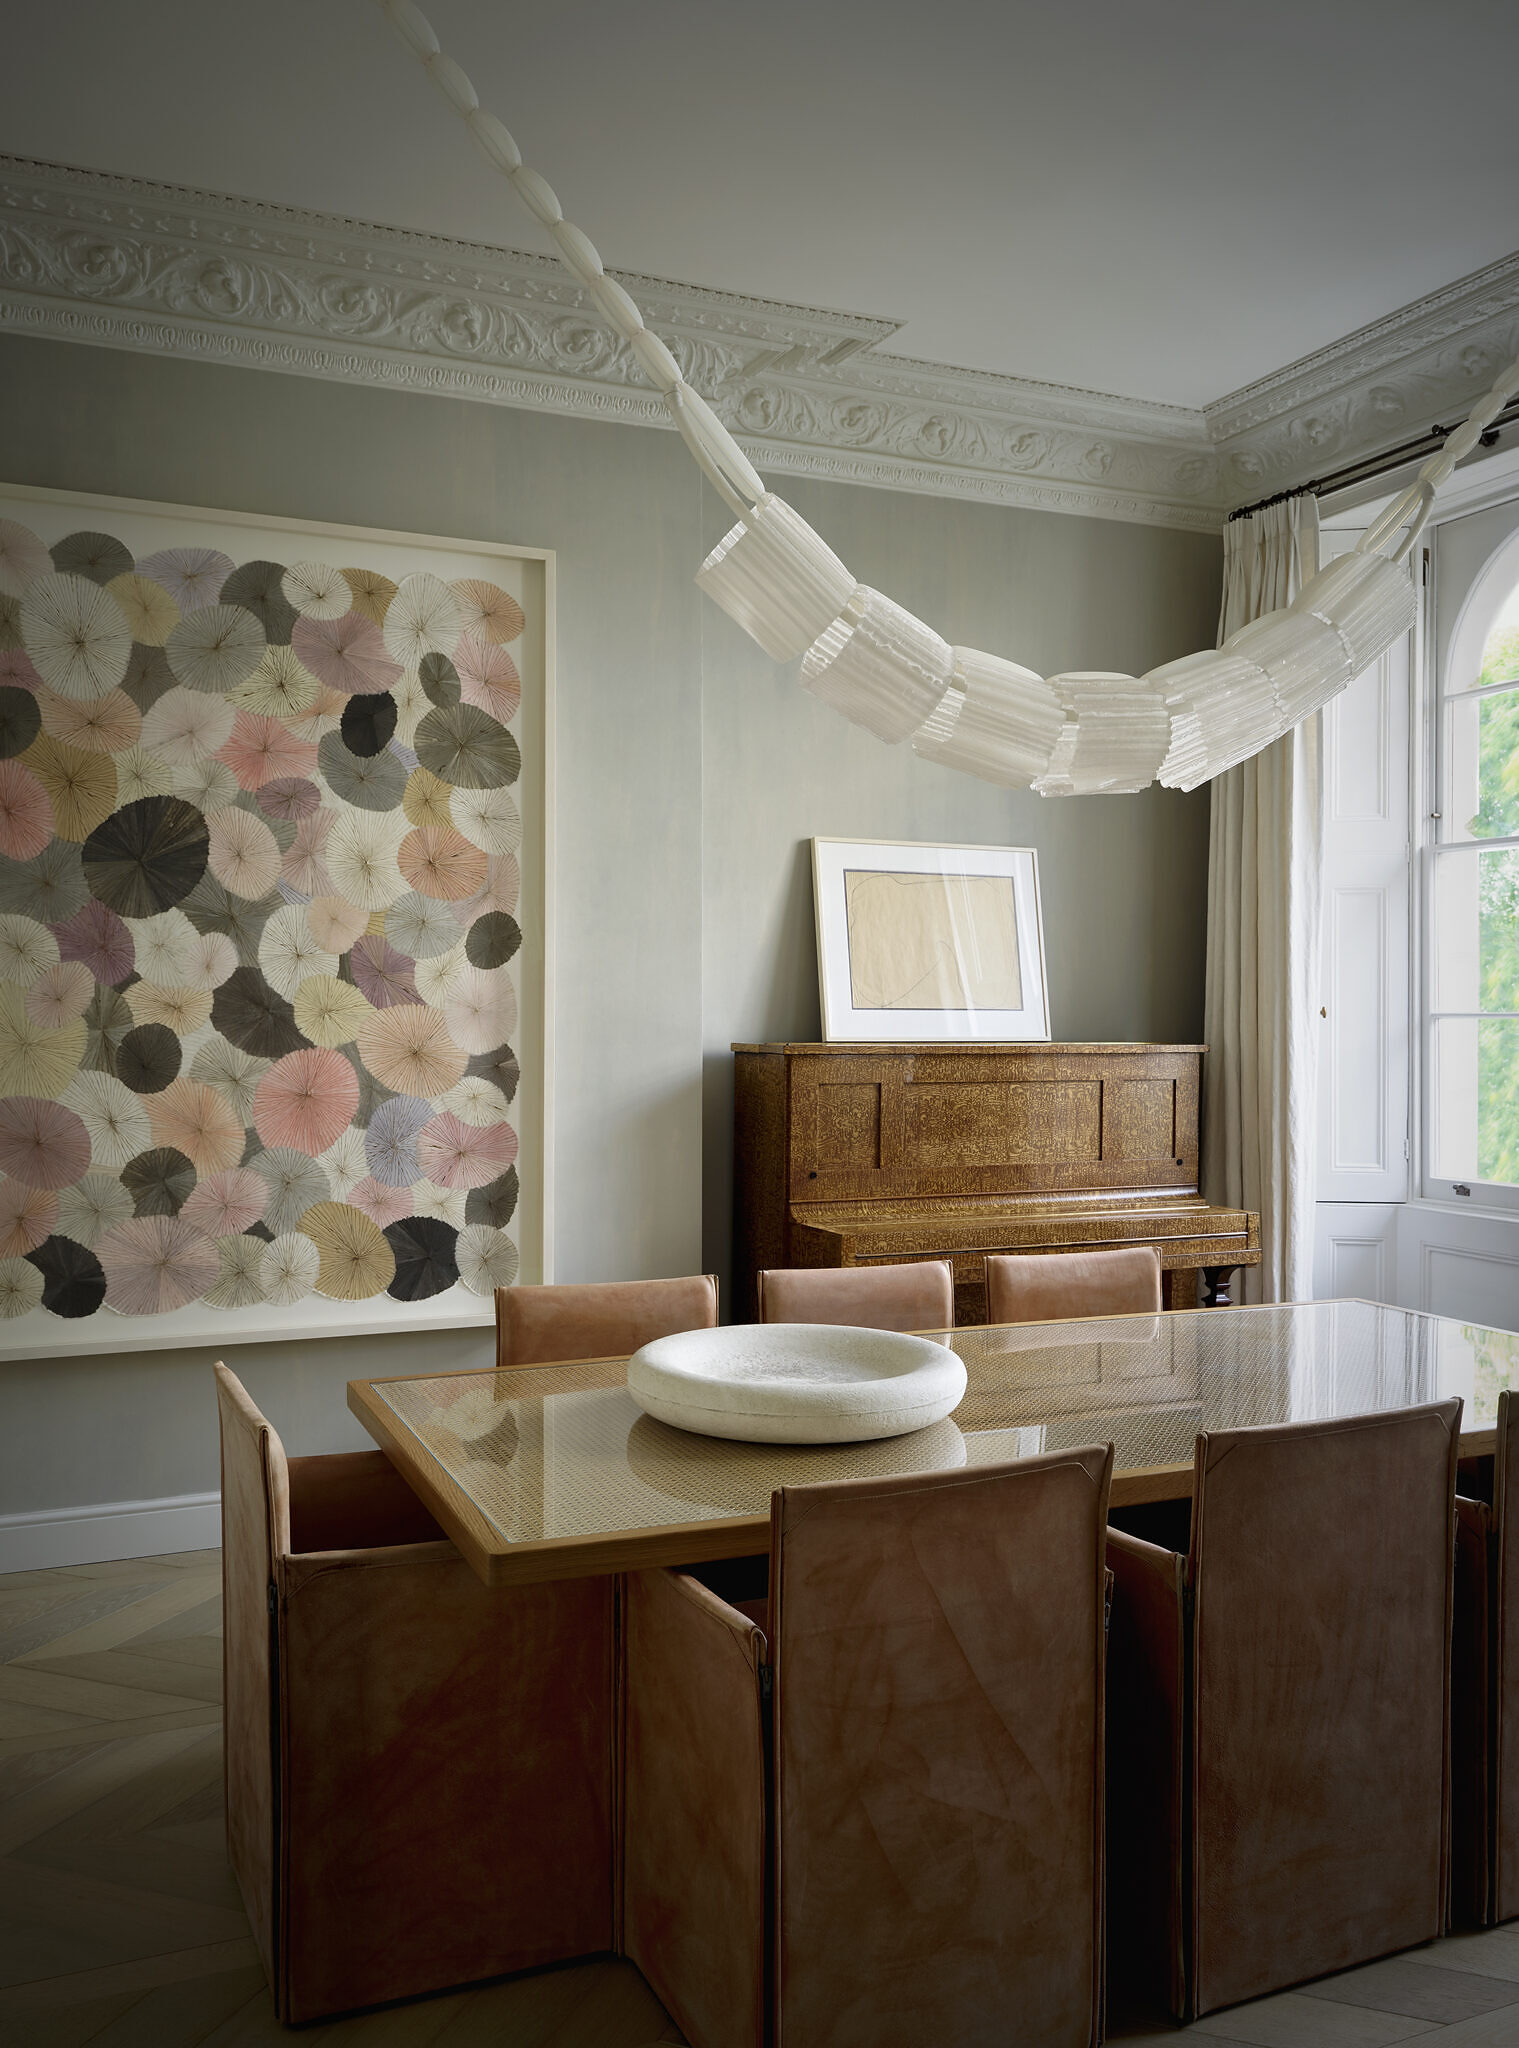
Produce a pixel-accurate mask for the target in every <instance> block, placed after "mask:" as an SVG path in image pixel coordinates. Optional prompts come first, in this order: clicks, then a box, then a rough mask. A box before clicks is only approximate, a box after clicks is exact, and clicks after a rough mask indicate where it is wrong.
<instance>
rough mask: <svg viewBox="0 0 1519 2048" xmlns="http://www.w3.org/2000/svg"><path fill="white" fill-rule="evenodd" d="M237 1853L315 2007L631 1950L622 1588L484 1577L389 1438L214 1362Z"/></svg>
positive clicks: (231, 1831)
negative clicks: (627, 1943) (620, 1725)
mask: <svg viewBox="0 0 1519 2048" xmlns="http://www.w3.org/2000/svg"><path fill="white" fill-rule="evenodd" d="M216 1392H217V1401H218V1405H219V1407H220V1411H221V1443H222V1586H223V1593H224V1597H225V1628H226V1636H225V1652H224V1677H225V1694H224V1706H223V1716H224V1730H225V1738H226V1800H227V1844H228V1852H229V1856H230V1859H231V1863H232V1868H233V1870H234V1872H235V1873H236V1876H237V1881H238V1885H239V1887H240V1888H241V1891H242V1894H243V1900H244V1903H245V1904H246V1906H247V1909H248V1917H249V1919H250V1920H251V1921H252V1923H253V1934H254V1939H255V1940H256V1941H257V1943H258V1948H259V1953H260V1955H261V1956H262V1958H263V1962H264V1968H265V1970H266V1972H267V1973H268V1977H269V1983H270V1987H271V1989H272V1990H273V1992H274V2001H275V2009H276V2012H277V2013H278V2015H279V2017H280V2018H281V2019H283V2020H292V2021H299V2020H310V2019H316V2018H320V2017H322V2016H323V2015H326V2014H329V2013H335V2012H346V2011H348V2010H350V2009H351V2008H353V2007H355V2006H363V2005H374V2004H378V2003H380V2002H382V2001H384V2000H388V1999H394V1998H411V1997H415V1996H417V1995H418V1994H419V1993H422V1992H426V1991H435V1990H438V1989H441V1988H442V1987H444V1986H446V1985H451V1984H466V1983H471V1982H473V1981H474V1980H476V1979H478V1978H481V1977H494V1976H497V1975H499V1974H500V1973H501V1972H502V1971H506V1970H520V1969H525V1968H531V1967H534V1966H536V1965H539V1964H543V1963H551V1962H557V1961H560V1960H562V1959H563V1958H565V1957H568V1956H576V1955H585V1954H589V1953H592V1952H594V1951H597V1950H602V1949H608V1948H610V1947H611V1946H612V1943H613V1917H612V1915H613V1879H614V1851H613V1835H612V1770H611V1759H612V1751H613V1680H614V1660H613V1655H612V1641H613V1631H612V1611H611V1600H612V1582H611V1580H609V1579H581V1580H573V1581H567V1582H565V1583H562V1584H556V1585H546V1586H531V1587H521V1588H515V1589H513V1590H512V1591H510V1592H508V1593H500V1592H489V1591H487V1589H486V1588H485V1587H484V1586H483V1585H482V1584H481V1583H480V1581H479V1580H478V1579H477V1578H476V1577H475V1575H474V1573H473V1571H471V1569H470V1567H469V1566H468V1565H467V1564H466V1563H465V1561H464V1560H463V1558H461V1557H460V1555H459V1553H458V1552H457V1551H456V1550H455V1549H454V1546H453V1545H452V1544H451V1543H449V1542H447V1541H445V1540H443V1538H442V1536H441V1532H440V1531H439V1530H438V1528H437V1526H436V1525H435V1524H434V1522H433V1521H432V1519H431V1517H430V1516H429V1515H428V1513H427V1511H426V1509H425V1508H423V1506H422V1505H421V1503H420V1502H419V1501H418V1500H417V1499H416V1498H415V1496H414V1495H413V1494H412V1493H411V1491H410V1489H409V1488H408V1487H407V1486H406V1484H405V1483H404V1481H403V1480H402V1479H401V1478H400V1477H399V1475H398V1474H397V1473H396V1472H395V1471H394V1470H393V1468H392V1467H391V1466H390V1464H389V1462H388V1461H387V1460H386V1458H385V1457H384V1456H383V1454H382V1453H380V1452H378V1451H374V1452H360V1453H357V1454H354V1455H348V1456H338V1457H319V1458H291V1459H288V1460H287V1459H286V1456H285V1453H284V1450H283V1448H282V1446H281V1444H280V1440H279V1438H278V1436H277V1435H276V1434H275V1432H274V1431H273V1430H272V1429H271V1428H270V1426H269V1424H268V1423H267V1422H266V1421H265V1420H264V1417H263V1416H262V1415H261V1414H260V1413H259V1411H258V1409H257V1408H255V1407H254V1405H253V1403H252V1402H251V1401H250V1400H249V1398H248V1396H247V1394H246V1392H245V1391H244V1389H243V1388H242V1386H241V1385H240V1384H239V1382H238V1380H237V1379H236V1378H235V1377H234V1375H233V1374H232V1373H230V1372H228V1371H227V1369H226V1367H225V1366H223V1365H218V1366H217V1367H216Z"/></svg>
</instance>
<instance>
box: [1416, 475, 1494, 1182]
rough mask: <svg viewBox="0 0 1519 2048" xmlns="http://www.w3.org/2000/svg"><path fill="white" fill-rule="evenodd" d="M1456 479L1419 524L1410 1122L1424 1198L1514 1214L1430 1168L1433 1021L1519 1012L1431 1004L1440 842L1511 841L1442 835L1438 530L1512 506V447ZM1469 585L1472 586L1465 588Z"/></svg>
mask: <svg viewBox="0 0 1519 2048" xmlns="http://www.w3.org/2000/svg"><path fill="white" fill-rule="evenodd" d="M1462 483H1463V479H1461V478H1457V479H1455V480H1453V483H1452V485H1451V486H1450V487H1448V489H1447V491H1446V492H1445V493H1444V494H1443V496H1442V500H1441V502H1440V504H1439V506H1438V507H1437V513H1436V516H1435V517H1434V518H1433V519H1432V520H1431V522H1430V525H1429V527H1428V528H1427V529H1426V536H1425V547H1424V561H1425V565H1426V566H1425V579H1424V580H1425V586H1426V589H1425V596H1426V603H1425V606H1424V630H1423V633H1422V634H1421V635H1420V636H1419V638H1420V640H1421V641H1422V646H1421V647H1419V648H1418V649H1417V656H1418V659H1417V675H1416V682H1415V687H1416V690H1417V704H1418V711H1419V718H1418V734H1419V737H1418V741H1417V743H1416V745H1415V747H1414V749H1413V752H1414V762H1413V768H1414V807H1413V815H1414V820H1415V835H1416V836H1415V859H1416V861H1417V863H1418V877H1417V882H1418V886H1417V889H1416V891H1415V901H1416V904H1417V914H1416V920H1415V931H1414V934H1413V938H1414V986H1415V988H1416V989H1417V991H1418V995H1417V1005H1418V1007H1417V1016H1416V1020H1415V1021H1416V1027H1417V1039H1418V1057H1417V1059H1416V1060H1415V1063H1414V1069H1415V1071H1414V1083H1415V1088H1416V1091H1417V1095H1418V1105H1417V1121H1416V1125H1415V1128H1416V1129H1417V1131H1418V1133H1419V1144H1418V1152H1419V1158H1418V1168H1419V1172H1418V1180H1417V1184H1418V1187H1419V1190H1420V1195H1421V1197H1422V1199H1423V1200H1424V1201H1427V1202H1438V1203H1440V1204H1441V1205H1442V1206H1447V1207H1449V1208H1451V1209H1455V1210H1487V1211H1495V1210H1496V1211H1499V1212H1504V1213H1519V1185H1515V1184H1512V1183H1509V1182H1505V1181H1480V1180H1470V1181H1459V1180H1455V1179H1453V1178H1450V1177H1448V1176H1445V1175H1441V1174H1437V1173H1436V1172H1435V1171H1434V1157H1435V1147H1434V1128H1433V1125H1434V1107H1435V1076H1434V1063H1435V1050H1434V1048H1435V1025H1436V1024H1437V1022H1438V1021H1439V1020H1440V1019H1441V1018H1445V1017H1460V1016H1465V1015H1470V1014H1481V1015H1483V1016H1500V1017H1508V1016H1519V1012H1513V1011H1484V1012H1481V1013H1470V1012H1464V1011H1451V1010H1440V1009H1437V1008H1436V1006H1435V989H1434V948H1433V946H1432V945H1431V943H1430V934H1431V932H1432V930H1433V923H1434V916H1435V873H1436V868H1437V866H1438V863H1439V860H1440V856H1441V851H1442V849H1454V848H1455V847H1458V846H1459V847H1462V848H1467V847H1474V846H1480V847H1481V848H1482V849H1484V850H1488V849H1491V850H1492V851H1494V852H1498V851H1501V850H1503V849H1504V848H1510V847H1519V835H1514V836H1511V837H1504V838H1499V839H1483V840H1480V841H1472V840H1456V839H1448V838H1446V837H1445V836H1444V827H1445V825H1446V823H1447V820H1446V819H1445V818H1444V816H1443V812H1444V808H1445V801H1444V796H1445V770H1446V750H1447V746H1448V739H1447V733H1448V729H1449V719H1448V718H1447V716H1446V707H1447V705H1448V703H1449V702H1450V701H1451V700H1450V698H1449V697H1448V696H1447V693H1446V690H1445V673H1446V664H1444V663H1442V661H1441V658H1440V643H1441V641H1442V640H1443V641H1444V643H1445V645H1446V647H1447V648H1448V649H1451V650H1454V649H1455V647H1456V645H1457V642H1458V640H1459V638H1460V633H1461V621H1462V616H1463V615H1464V613H1465V610H1466V603H1467V602H1469V600H1470V596H1471V592H1470V591H1469V592H1468V593H1467V600H1466V601H1463V606H1462V612H1461V613H1459V614H1458V615H1457V618H1456V620H1455V621H1453V622H1452V624H1451V630H1450V632H1449V633H1448V634H1446V633H1443V632H1442V629H1441V621H1440V620H1439V619H1438V618H1437V617H1436V598H1435V593H1436V590H1437V588H1438V582H1437V576H1436V564H1437V562H1438V559H1439V547H1440V529H1441V528H1442V527H1443V526H1445V525H1447V524H1448V523H1449V522H1450V521H1451V520H1454V519H1466V518H1469V517H1471V516H1472V515H1473V514H1474V513H1477V512H1483V511H1488V510H1496V509H1498V508H1500V507H1502V506H1504V505H1505V504H1512V505H1513V506H1514V508H1515V511H1516V512H1519V449H1510V450H1506V451H1505V452H1504V453H1503V454H1502V455H1499V456H1495V457H1491V458H1489V460H1488V461H1487V462H1485V463H1482V464H1481V465H1479V466H1476V467H1474V469H1473V471H1472V472H1471V475H1470V481H1469V482H1467V483H1466V488H1465V489H1463V488H1461V486H1462ZM1513 545H1514V547H1515V548H1516V549H1519V529H1516V535H1515V541H1514V543H1513ZM1476 587H1477V586H1476V585H1473V589H1475V588H1476ZM1496 687H1498V688H1501V687H1502V686H1501V685H1499V686H1496ZM1484 694H1488V693H1487V692H1468V691H1462V692H1460V693H1459V695H1460V696H1462V697H1463V698H1465V697H1468V696H1472V697H1475V696H1480V695H1484ZM1468 857H1475V856H1468Z"/></svg>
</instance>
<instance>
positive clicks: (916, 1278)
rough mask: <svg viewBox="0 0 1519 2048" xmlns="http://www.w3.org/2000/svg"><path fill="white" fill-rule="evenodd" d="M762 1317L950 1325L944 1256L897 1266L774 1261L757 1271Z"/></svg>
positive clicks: (874, 1326)
mask: <svg viewBox="0 0 1519 2048" xmlns="http://www.w3.org/2000/svg"><path fill="white" fill-rule="evenodd" d="M756 1284H757V1286H758V1289H759V1319H760V1321H761V1322H762V1323H851V1324H854V1325H856V1326H857V1327H859V1328H863V1329H867V1330H952V1329H953V1328H954V1326H955V1279H954V1273H953V1271H952V1269H951V1267H950V1263H949V1261H948V1259H913V1260H911V1261H910V1262H908V1263H907V1264H904V1265H900V1266H777V1267H772V1268H771V1269H770V1270H769V1271H768V1272H764V1273H760V1274H757V1275H756Z"/></svg>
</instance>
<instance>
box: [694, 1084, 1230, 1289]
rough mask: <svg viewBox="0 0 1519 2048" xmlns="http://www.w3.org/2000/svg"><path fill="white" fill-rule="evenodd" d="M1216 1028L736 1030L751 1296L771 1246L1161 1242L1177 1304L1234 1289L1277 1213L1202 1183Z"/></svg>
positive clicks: (736, 1278)
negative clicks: (940, 1034)
mask: <svg viewBox="0 0 1519 2048" xmlns="http://www.w3.org/2000/svg"><path fill="white" fill-rule="evenodd" d="M1204 1050H1205V1048H1204V1047H1203V1046H1200V1045H963V1044H950V1045H946V1044H935V1045H885V1046H877V1045H735V1046H734V1048H733V1051H734V1056H735V1077H734V1123H735V1147H734V1174H735V1180H736V1188H735V1205H734V1272H733V1285H734V1299H733V1309H732V1313H733V1316H734V1318H735V1320H737V1321H745V1320H752V1318H753V1317H754V1315H755V1313H756V1309H755V1287H754V1275H755V1273H756V1272H758V1271H759V1270H760V1269H761V1268H764V1267H770V1266H869V1265H887V1264H893V1263H896V1262H898V1261H901V1260H904V1259H944V1258H947V1259H949V1260H950V1261H951V1263H952V1265H953V1267H954V1274H955V1317H956V1320H957V1322H960V1323H962V1324H963V1323H984V1322H985V1320H986V1288H985V1267H984V1261H985V1258H986V1254H987V1253H988V1252H1068V1251H1079V1250H1083V1249H1091V1248H1093V1247H1097V1246H1104V1245H1132V1244H1148V1245H1153V1246H1154V1247H1155V1249H1156V1251H1157V1252H1158V1253H1159V1254H1160V1263H1161V1267H1162V1269H1163V1272H1164V1286H1165V1302H1166V1306H1167V1307H1168V1308H1193V1307H1195V1306H1196V1305H1197V1276H1198V1274H1199V1273H1201V1274H1202V1275H1203V1276H1204V1300H1205V1302H1207V1303H1210V1304H1216V1305H1219V1306H1223V1305H1226V1304H1227V1302H1228V1299H1229V1296H1228V1292H1227V1280H1228V1276H1229V1274H1230V1273H1231V1272H1232V1271H1233V1270H1234V1269H1235V1268H1237V1267H1240V1266H1254V1265H1258V1264H1259V1263H1260V1230H1259V1223H1260V1219H1259V1217H1258V1216H1256V1215H1255V1214H1253V1213H1252V1212H1251V1211H1249V1210H1245V1209H1216V1208H1214V1207H1212V1206H1211V1205H1210V1204H1209V1203H1207V1202H1205V1201H1203V1200H1202V1198H1201V1196H1200V1195H1199V1194H1198V1191H1197V1151H1198V1091H1199V1083H1200V1079H1201V1071H1202V1055H1203V1052H1204Z"/></svg>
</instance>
